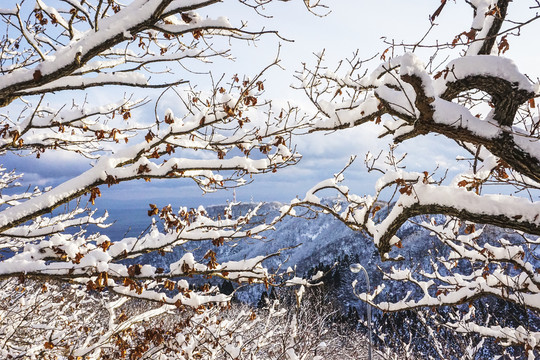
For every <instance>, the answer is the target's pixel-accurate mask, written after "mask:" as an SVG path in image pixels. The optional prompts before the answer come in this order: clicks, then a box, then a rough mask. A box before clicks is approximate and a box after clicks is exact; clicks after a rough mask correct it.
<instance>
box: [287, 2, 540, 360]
mask: <svg viewBox="0 0 540 360" xmlns="http://www.w3.org/2000/svg"><path fill="white" fill-rule="evenodd" d="M450 3H451V2H447V1H442V2H441V4H440V7H439V8H438V9H437V10H436V11H435V12H434V13H433V14H432V15H431V16H430V21H431V27H430V31H431V30H432V28H433V27H434V22H435V21H438V16H439V15H440V14H441V12H442V11H443V10H444V8H445V7H449V6H457V5H454V4H450ZM458 3H459V2H458ZM465 3H467V4H469V5H470V7H471V8H472V13H473V23H472V25H471V28H470V29H469V30H466V31H463V32H462V33H459V34H458V35H456V36H455V38H454V40H453V41H448V42H444V41H439V40H437V41H436V43H432V44H430V43H428V42H427V40H425V38H426V37H425V36H424V37H423V39H422V40H421V41H420V42H417V43H411V44H405V43H402V44H396V43H394V42H392V41H388V44H389V45H390V46H389V48H388V49H387V50H386V51H384V52H383V53H382V54H380V56H379V58H380V59H375V57H374V58H372V59H369V60H366V61H363V60H361V59H359V58H358V56H355V57H354V58H352V59H348V60H347V61H342V62H341V63H340V64H339V66H338V68H337V70H335V71H333V70H330V69H329V68H328V67H327V66H326V65H325V63H324V61H323V57H324V52H323V53H322V54H321V55H320V56H318V58H317V63H316V64H315V65H314V66H313V67H310V66H306V67H305V68H304V70H303V71H302V72H301V73H299V75H298V78H299V80H300V82H301V88H302V89H303V90H304V91H305V93H306V94H307V96H308V97H309V98H310V99H311V101H312V103H313V104H314V105H315V107H316V110H317V116H318V119H317V120H315V121H313V122H312V123H311V124H310V127H309V130H308V131H310V132H315V131H338V130H341V129H346V128H350V127H359V126H365V124H367V123H371V122H374V123H375V124H379V126H380V127H381V130H382V131H381V135H380V136H381V137H389V138H390V139H391V141H392V145H391V147H390V151H389V152H388V154H386V155H385V154H383V153H382V152H381V153H379V154H378V155H377V152H375V154H368V155H367V156H366V158H365V164H366V165H367V168H368V170H369V171H373V172H380V173H382V177H381V178H380V179H379V180H378V181H377V183H376V185H375V194H374V195H370V196H359V195H355V194H353V191H352V190H350V189H349V188H348V187H347V186H345V185H342V184H341V183H342V181H343V180H344V175H343V172H340V173H339V174H336V175H335V176H334V178H331V179H329V180H327V181H323V182H321V183H319V184H318V185H316V186H314V187H313V188H312V189H311V190H310V191H309V192H308V193H307V195H306V197H305V198H304V199H303V200H298V201H297V202H296V203H295V204H292V205H291V211H292V210H293V209H294V207H300V206H304V207H309V208H311V209H314V210H315V211H325V212H330V213H332V214H334V215H335V216H336V217H337V218H339V219H340V220H341V221H343V222H344V223H345V224H346V225H347V226H349V227H350V228H352V229H354V230H357V231H363V232H365V233H367V234H369V235H370V236H371V237H373V241H374V244H375V246H376V247H377V249H378V251H379V253H380V256H381V259H382V260H396V261H398V260H401V259H403V256H402V255H401V254H399V252H400V248H402V246H405V245H406V244H403V243H402V241H401V239H400V238H399V237H398V236H397V233H398V230H399V229H400V228H401V227H402V225H403V224H405V223H406V222H410V221H412V222H415V223H417V224H419V225H421V226H423V227H424V228H426V229H427V230H429V231H430V232H431V233H432V234H433V235H434V236H436V237H437V238H438V239H439V240H440V242H441V243H442V244H443V245H444V249H445V250H444V251H441V252H439V253H438V254H432V255H431V263H432V268H433V269H432V271H425V270H423V271H419V272H416V271H415V270H414V268H410V267H403V266H402V267H401V268H399V267H393V268H392V269H391V270H390V271H389V272H388V273H386V278H387V279H388V280H394V281H397V282H408V283H409V284H411V286H412V287H413V288H415V290H414V291H411V292H410V293H409V294H408V295H407V296H406V297H405V298H400V299H397V300H395V299H394V300H391V301H390V300H389V301H385V300H384V298H385V297H386V296H385V295H384V285H381V286H379V287H378V288H377V289H376V290H375V291H374V292H373V293H371V294H363V295H362V298H363V300H365V301H367V302H369V303H371V304H372V305H374V306H377V307H378V308H379V309H382V310H385V311H400V310H407V309H414V308H419V307H443V306H458V305H460V304H471V307H470V310H468V311H465V315H463V316H458V317H454V318H452V319H450V320H448V322H447V323H445V324H444V325H445V326H447V327H450V328H453V329H454V330H456V331H458V332H460V333H469V332H470V333H477V334H480V335H482V336H486V337H493V338H496V339H497V342H498V343H499V344H501V345H503V346H508V345H518V346H522V347H524V349H525V350H526V351H527V352H528V356H529V358H531V359H532V358H534V357H535V356H537V355H538V350H539V346H540V345H539V344H540V342H539V340H540V332H539V330H540V329H539V328H538V319H539V315H540V307H539V304H540V303H539V301H538V299H539V296H540V277H539V274H538V273H539V271H540V270H539V267H538V258H537V246H538V244H539V241H540V238H539V237H538V236H539V235H540V204H539V203H538V201H537V199H538V190H539V189H540V176H539V175H540V147H539V144H540V141H539V140H540V132H539V131H540V130H539V124H540V121H539V116H538V112H539V109H538V105H537V104H536V101H535V99H537V98H538V96H540V90H539V89H540V87H539V82H538V80H536V82H535V81H533V80H531V79H530V78H529V77H527V76H526V75H524V74H523V73H522V72H520V71H519V69H518V67H517V65H516V64H515V63H514V62H513V61H512V60H511V59H509V58H507V57H506V56H505V52H506V51H507V50H508V49H509V47H510V45H511V39H512V36H515V35H519V36H529V37H532V38H534V34H531V33H530V32H527V30H528V25H529V24H530V23H532V22H534V21H536V20H538V19H539V18H540V14H539V13H538V11H539V8H540V4H539V3H538V2H537V1H529V2H527V4H528V5H527V6H528V8H527V9H526V10H527V12H528V17H527V18H526V19H512V18H510V17H509V16H508V14H509V13H510V9H512V6H518V4H515V3H512V2H510V1H508V0H497V1H495V0H493V1H465ZM524 3H525V2H523V3H520V4H519V5H521V6H525V5H526V4H524ZM465 10H466V9H465ZM456 32H458V31H456ZM429 49H432V50H433V51H434V52H433V53H432V56H430V57H429V58H427V59H426V60H427V62H426V63H424V62H422V60H421V58H420V56H419V55H417V53H419V52H420V51H421V52H423V53H426V51H428V50H429ZM530 50H531V51H533V49H532V48H531V49H530ZM441 56H442V57H443V59H442V60H441ZM445 56H448V58H444V57H445ZM449 59H450V60H449ZM369 61H371V62H373V61H380V65H378V66H376V67H375V70H373V71H368V70H365V68H366V64H368V63H369ZM427 134H437V135H439V136H442V137H445V138H448V139H450V140H453V141H454V142H455V143H456V144H458V145H459V146H460V147H461V148H462V149H463V153H458V154H457V155H458V157H460V158H461V159H463V161H468V162H469V164H470V167H469V169H468V170H467V171H465V172H462V173H459V174H457V175H455V176H454V177H453V178H452V179H446V174H447V172H445V169H443V171H442V172H441V171H439V172H432V171H427V170H428V169H424V170H426V171H422V170H423V169H419V170H420V171H407V170H406V169H405V168H404V165H405V163H406V162H405V161H404V157H403V156H401V155H398V154H397V150H396V146H397V145H398V144H399V143H403V142H408V143H411V142H414V141H417V142H422V141H423V140H422V139H423V137H422V135H427ZM463 154H465V155H468V156H463ZM435 166H436V165H435V164H434V168H435ZM488 185H498V186H499V187H496V188H495V189H497V190H495V191H494V190H492V189H494V187H490V186H488ZM328 189H333V190H334V191H336V192H337V193H338V194H339V195H341V197H342V198H343V199H344V200H345V201H346V206H345V207H343V206H342V203H340V204H336V206H328V205H324V204H323V203H322V202H321V201H320V199H319V197H318V196H317V194H318V193H319V192H321V191H322V190H328ZM500 189H503V190H500ZM499 191H500V192H499ZM385 204H387V205H385ZM432 215H437V216H432ZM440 215H444V216H442V217H441V216H440ZM426 217H427V218H426ZM490 226H495V227H499V228H504V229H509V230H512V231H511V233H509V234H508V235H504V234H503V233H501V232H498V233H496V232H495V234H497V235H496V237H493V234H494V232H490V231H488V229H490ZM426 255H427V254H426ZM397 265H399V264H397ZM487 297H498V298H501V299H504V300H505V301H508V302H511V303H513V304H515V305H517V306H518V307H519V308H521V309H522V311H523V312H525V313H528V316H529V320H528V321H525V322H523V323H522V324H520V325H515V326H514V325H506V326H504V325H501V324H500V323H498V322H497V321H491V322H489V323H482V322H476V321H475V316H474V311H475V307H474V305H473V301H474V300H476V299H485V298H487ZM465 306H466V305H465ZM463 313H464V311H463V310H460V311H458V314H463ZM495 320H496V319H495Z"/></svg>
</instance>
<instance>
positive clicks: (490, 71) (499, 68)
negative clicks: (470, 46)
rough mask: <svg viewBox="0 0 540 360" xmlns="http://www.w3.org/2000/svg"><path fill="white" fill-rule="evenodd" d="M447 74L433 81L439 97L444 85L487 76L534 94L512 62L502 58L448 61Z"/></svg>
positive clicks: (527, 80) (533, 90)
mask: <svg viewBox="0 0 540 360" xmlns="http://www.w3.org/2000/svg"><path fill="white" fill-rule="evenodd" d="M446 69H448V70H449V71H448V74H447V76H446V79H445V77H444V76H441V77H440V78H438V79H437V80H435V81H434V84H435V88H436V91H437V93H438V94H439V95H440V94H442V93H443V92H444V91H445V90H446V86H447V85H446V84H447V83H450V82H454V81H456V80H460V79H464V78H466V77H468V76H488V77H495V78H500V79H503V80H506V81H508V82H510V83H511V84H513V85H515V86H517V87H518V88H519V89H523V90H525V91H527V92H531V93H535V90H536V89H535V85H534V84H532V83H531V82H530V81H529V79H527V77H526V76H525V75H523V74H522V73H521V72H520V71H519V70H518V68H517V65H516V64H515V63H514V61H513V60H511V59H509V58H505V57H503V56H494V55H471V56H464V57H460V58H457V59H454V60H452V61H450V62H449V63H448V64H447V65H446Z"/></svg>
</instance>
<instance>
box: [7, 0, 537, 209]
mask: <svg viewBox="0 0 540 360" xmlns="http://www.w3.org/2000/svg"><path fill="white" fill-rule="evenodd" d="M529 2H530V1H525V0H522V1H520V2H518V3H519V6H522V7H523V8H522V9H515V8H516V6H517V5H516V2H514V3H513V4H511V8H510V9H511V10H510V11H511V12H510V14H511V15H512V16H518V15H520V11H524V10H526V6H527V4H526V3H529ZM326 3H328V4H329V5H330V10H331V13H330V14H328V15H327V16H325V17H317V16H314V15H312V14H310V13H308V12H307V11H306V10H305V9H304V7H303V5H302V2H301V1H291V2H284V3H282V2H276V3H275V4H273V5H271V6H269V7H268V8H267V12H266V13H267V14H269V15H272V16H273V18H270V19H265V18H261V17H259V16H257V15H256V14H254V13H253V12H252V11H251V10H249V9H246V8H245V7H243V6H240V5H238V4H237V3H236V2H232V3H231V2H226V4H225V3H222V4H218V6H216V7H215V8H212V13H208V15H224V14H226V15H227V16H229V17H230V19H231V21H232V22H233V23H238V22H239V21H240V20H241V19H244V20H246V19H247V20H248V25H249V26H250V28H251V29H253V30H257V29H259V28H260V27H262V26H264V27H266V28H268V29H276V30H279V31H280V34H281V35H282V36H283V37H285V38H288V39H294V43H289V42H283V41H282V40H280V39H278V38H277V37H275V36H272V35H268V36H265V37H263V38H262V39H261V40H260V41H259V42H258V43H257V44H256V45H253V44H249V45H248V44H242V43H240V42H234V43H233V47H232V54H233V56H234V57H235V58H236V61H234V62H231V61H221V60H220V61H216V63H215V64H214V65H213V66H212V67H211V68H208V67H204V68H201V70H203V69H206V70H208V69H210V70H211V71H212V72H213V73H214V74H217V75H220V74H221V73H226V74H227V76H229V77H230V76H232V75H233V74H235V73H239V74H244V73H245V74H256V73H257V72H258V71H259V70H260V69H261V68H262V67H264V66H265V65H266V64H268V63H269V62H271V61H272V60H273V58H274V57H275V55H276V51H277V48H278V46H279V44H281V59H282V66H283V67H284V68H285V70H282V69H278V68H274V69H272V70H271V71H270V73H269V74H268V76H267V83H266V85H265V88H266V89H267V93H266V97H268V98H271V99H273V100H275V101H276V102H278V103H279V102H283V103H284V102H286V101H293V102H295V103H297V104H300V105H302V106H305V107H306V108H307V107H309V104H308V102H307V99H306V98H305V96H304V94H303V93H302V92H301V91H298V90H293V89H291V88H290V87H289V85H290V84H291V83H294V79H293V74H294V71H295V70H299V69H301V67H302V63H303V62H307V63H308V64H314V59H315V57H314V56H313V53H318V52H320V51H321V50H322V49H325V53H326V59H327V64H329V65H331V66H332V65H334V64H337V62H338V61H339V60H340V59H343V58H345V57H348V56H350V55H351V54H352V53H353V52H354V51H355V50H356V49H359V53H360V57H361V58H369V57H371V56H373V55H375V54H377V53H379V54H380V53H381V52H382V51H384V49H385V48H387V45H385V44H384V43H383V40H382V39H381V37H383V36H385V37H386V38H387V39H394V40H395V41H396V42H397V43H399V42H401V41H405V42H408V43H414V42H416V41H418V40H419V39H420V38H421V37H422V36H423V34H424V33H425V31H426V30H427V29H428V28H429V20H428V17H429V15H430V14H431V13H433V11H434V10H435V9H436V8H437V6H438V5H439V4H440V2H439V1H433V0H416V1H414V2H413V1H403V0H382V1H377V2H374V1H368V0H356V1H352V0H332V1H327V2H326ZM458 3H459V4H454V3H453V2H449V3H448V5H447V6H446V8H445V9H444V11H443V12H442V14H441V15H440V17H439V18H438V19H437V23H438V24H440V25H438V26H437V27H436V29H435V31H434V32H433V35H432V36H431V38H428V42H431V43H433V41H429V40H433V39H439V40H441V41H442V42H451V41H452V39H453V38H454V36H455V35H457V34H459V33H460V32H462V31H465V30H468V29H469V27H470V22H471V11H470V10H469V8H468V5H466V4H463V1H458ZM233 4H234V5H233ZM231 6H232V8H231ZM463 9H465V12H463V11H462V10H463ZM512 12H514V13H512ZM206 14H207V13H206V12H204V11H202V12H201V15H202V16H205V15H206ZM534 26H536V28H535V27H534ZM535 29H536V30H535ZM525 31H526V33H525V34H524V35H525V36H523V37H521V38H510V46H511V48H510V51H509V53H508V55H509V56H511V57H512V58H514V59H515V60H516V62H517V63H518V66H519V67H520V69H523V70H525V72H530V74H531V75H535V73H533V72H532V69H533V66H534V63H535V62H536V61H537V59H534V58H532V57H530V56H529V55H528V53H527V51H526V47H527V46H528V45H527V43H526V36H527V34H531V33H533V32H534V31H536V32H537V33H539V32H540V29H539V28H538V26H537V25H533V26H532V27H531V28H529V29H526V30H525ZM431 53H432V50H426V51H419V52H418V54H419V55H420V56H421V57H422V56H425V60H427V59H428V57H429V56H430V55H431ZM193 66H194V69H197V68H198V65H197V64H193ZM182 75H184V74H182ZM186 76H187V75H186ZM533 78H534V77H533ZM192 80H193V81H194V83H196V84H197V85H198V86H199V87H200V88H204V87H205V86H206V87H209V86H210V82H209V77H208V76H197V77H194V78H192ZM115 91H116V92H118V89H117V88H116V89H115V88H109V89H93V90H92V91H91V92H90V95H91V96H92V97H94V98H97V99H99V98H103V99H104V98H107V97H109V96H111V94H113V93H114V92H115ZM122 91H123V90H122ZM65 95H67V94H65ZM166 99H167V98H166ZM62 100H63V98H62ZM170 101H171V102H172V101H173V98H171V100H170ZM159 106H160V107H161V108H163V110H164V109H165V108H167V107H173V108H174V104H173V103H167V102H166V101H164V102H163V103H161V104H160V105H159ZM152 111H153V104H151V105H150V106H149V108H148V109H146V110H140V111H137V112H134V116H137V115H138V116H141V117H145V116H150V117H153V114H152ZM378 131H379V129H378V128H376V127H375V126H366V127H362V128H357V129H349V130H345V131H341V132H339V133H333V134H323V133H320V134H314V135H308V136H301V137H297V138H296V139H295V143H296V144H297V149H298V151H299V152H300V153H301V154H302V155H303V159H302V161H301V162H300V163H299V164H298V165H296V166H294V167H291V168H287V169H284V170H282V171H279V172H278V173H277V174H267V175H260V176H255V177H254V182H253V183H252V184H250V185H248V186H245V187H243V188H240V189H238V190H237V191H236V193H237V198H238V199H240V200H243V201H249V200H252V199H253V200H255V201H272V200H277V201H288V200H291V199H292V198H294V197H295V196H297V195H299V196H302V194H303V193H305V191H307V190H308V189H309V188H310V187H311V186H313V185H314V184H315V183H317V182H318V181H321V180H323V179H325V178H328V177H331V176H332V174H334V173H335V172H338V171H339V170H340V169H341V168H342V167H343V166H344V165H345V164H346V163H347V160H348V158H349V156H350V155H351V154H355V155H358V160H357V161H356V163H355V165H353V166H352V167H351V168H350V169H349V170H348V172H347V173H346V176H347V179H348V182H347V184H348V185H350V187H351V188H352V189H353V190H354V191H355V192H357V193H359V194H361V195H362V194H366V193H372V192H373V183H374V181H375V180H376V178H377V176H376V175H375V174H367V172H366V171H365V168H364V166H363V162H362V159H363V157H364V155H365V153H366V152H367V151H369V150H371V151H372V152H374V153H378V151H380V150H386V149H387V143H388V141H389V140H388V139H382V140H378V139H376V135H377V133H378ZM398 151H399V152H407V153H408V154H409V156H408V158H409V162H408V165H409V166H410V167H411V168H412V169H414V170H419V171H424V170H427V171H431V170H434V169H435V167H436V166H437V164H439V165H441V166H442V167H450V168H451V169H454V171H455V170H456V169H457V168H458V167H460V166H464V165H465V164H463V165H460V164H458V163H457V162H456V161H455V157H456V155H458V154H459V153H457V152H456V151H457V147H456V146H455V145H454V144H453V143H452V142H450V141H448V140H446V139H443V138H441V137H435V136H427V137H424V138H422V139H416V140H415V141H414V142H411V143H406V144H404V145H403V146H400V148H399V149H398ZM6 160H7V161H5V165H8V164H9V165H12V164H13V165H14V166H15V167H16V168H17V169H18V170H19V171H22V172H24V173H26V175H25V181H26V182H27V183H32V184H37V185H41V186H43V185H54V184H57V183H59V182H61V181H63V180H66V179H67V178H68V177H70V176H74V175H78V174H79V173H81V172H83V171H84V170H86V169H88V167H89V163H88V161H87V160H85V159H80V158H73V157H71V156H68V155H63V154H53V153H50V152H49V153H46V154H45V156H44V158H43V159H40V160H36V159H34V158H33V157H28V158H13V157H10V158H8V159H6ZM102 193H103V197H102V199H99V200H98V202H97V205H98V206H102V207H105V206H114V207H123V206H129V207H143V208H144V207H147V205H148V203H149V202H153V203H158V204H159V205H166V204H168V203H171V204H173V205H189V206H194V205H196V204H198V203H202V204H212V203H222V202H224V201H226V200H227V199H232V197H233V194H232V191H223V192H219V193H217V194H207V195H205V196H203V197H201V191H200V190H199V189H198V188H197V187H196V186H195V185H194V184H193V183H192V182H189V181H185V180H170V181H169V180H167V181H153V182H152V183H144V182H143V181H139V182H131V183H126V184H120V185H116V186H113V187H112V188H111V189H109V190H108V189H102Z"/></svg>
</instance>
